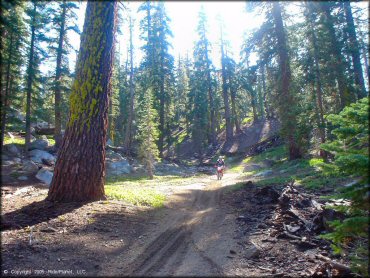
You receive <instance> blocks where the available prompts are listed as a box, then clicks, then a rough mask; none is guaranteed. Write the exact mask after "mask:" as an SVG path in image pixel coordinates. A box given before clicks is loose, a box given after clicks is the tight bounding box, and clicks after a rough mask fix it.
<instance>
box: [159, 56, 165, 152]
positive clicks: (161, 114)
mask: <svg viewBox="0 0 370 278" xmlns="http://www.w3.org/2000/svg"><path fill="white" fill-rule="evenodd" d="M160 66H161V77H160V86H159V92H160V97H159V126H158V129H159V133H160V134H159V140H158V150H159V157H161V158H163V145H164V133H165V127H164V124H165V123H164V105H165V100H164V93H165V92H164V73H163V55H162V56H161V63H160Z"/></svg>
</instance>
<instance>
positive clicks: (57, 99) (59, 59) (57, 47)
mask: <svg viewBox="0 0 370 278" xmlns="http://www.w3.org/2000/svg"><path fill="white" fill-rule="evenodd" d="M77 8H78V6H77V5H76V4H75V3H73V2H67V1H66V0H63V1H62V2H60V3H57V4H56V7H55V8H54V9H52V12H53V14H54V17H53V19H52V23H53V26H54V28H55V30H56V32H57V37H55V38H52V39H51V43H52V46H51V47H50V50H51V52H52V53H53V54H54V53H55V56H56V67H55V77H54V84H53V87H52V89H53V91H54V106H55V109H54V110H55V115H54V117H55V131H54V139H55V145H56V146H57V147H59V145H60V143H61V139H62V135H61V132H62V119H63V117H62V110H63V109H62V106H63V96H62V93H64V94H66V93H67V92H68V88H67V86H63V83H66V81H67V80H66V79H67V78H68V77H69V76H70V72H69V68H68V64H67V62H68V60H67V59H66V58H67V56H68V54H69V53H70V50H71V46H70V44H69V41H68V32H69V31H74V32H77V33H79V30H78V27H77V25H76V20H77V15H76V13H75V12H74V10H75V9H77ZM64 99H65V98H64Z"/></svg>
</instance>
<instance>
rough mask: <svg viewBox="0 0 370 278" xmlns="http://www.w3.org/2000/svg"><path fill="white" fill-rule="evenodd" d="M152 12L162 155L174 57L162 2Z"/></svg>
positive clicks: (155, 77) (154, 76)
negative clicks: (170, 48) (170, 51)
mask: <svg viewBox="0 0 370 278" xmlns="http://www.w3.org/2000/svg"><path fill="white" fill-rule="evenodd" d="M154 11H155V12H154V14H153V51H154V53H155V54H154V55H155V59H154V61H155V64H154V67H153V71H152V74H153V76H152V78H153V89H154V96H155V102H154V103H155V108H156V109H157V112H158V115H159V126H158V129H159V138H158V149H159V156H160V157H161V158H162V157H163V151H164V140H165V137H168V136H170V131H169V130H168V128H166V126H167V121H166V115H165V112H166V108H167V107H168V106H169V105H170V100H171V97H170V96H171V89H172V88H171V85H172V84H173V79H174V77H173V69H174V58H173V56H172V55H171V54H170V53H169V47H171V45H170V43H169V42H168V38H169V37H172V36H173V35H172V32H171V30H170V28H169V22H170V19H169V17H168V16H167V14H166V11H165V6H164V3H163V2H158V3H157V5H156V6H155V10H154Z"/></svg>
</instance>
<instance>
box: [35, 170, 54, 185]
mask: <svg viewBox="0 0 370 278" xmlns="http://www.w3.org/2000/svg"><path fill="white" fill-rule="evenodd" d="M36 178H37V179H39V180H40V181H42V182H43V183H45V184H47V185H48V186H49V185H50V184H51V180H52V179H53V173H52V172H50V171H48V170H46V169H44V168H41V169H40V170H39V171H38V172H37V174H36Z"/></svg>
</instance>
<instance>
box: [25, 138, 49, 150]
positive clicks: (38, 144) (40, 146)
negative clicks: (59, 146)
mask: <svg viewBox="0 0 370 278" xmlns="http://www.w3.org/2000/svg"><path fill="white" fill-rule="evenodd" d="M48 146H49V141H48V140H47V139H46V140H45V139H37V140H35V141H33V142H32V143H31V145H30V148H29V149H30V150H35V149H37V150H45V149H46V148H47V147H48Z"/></svg>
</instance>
